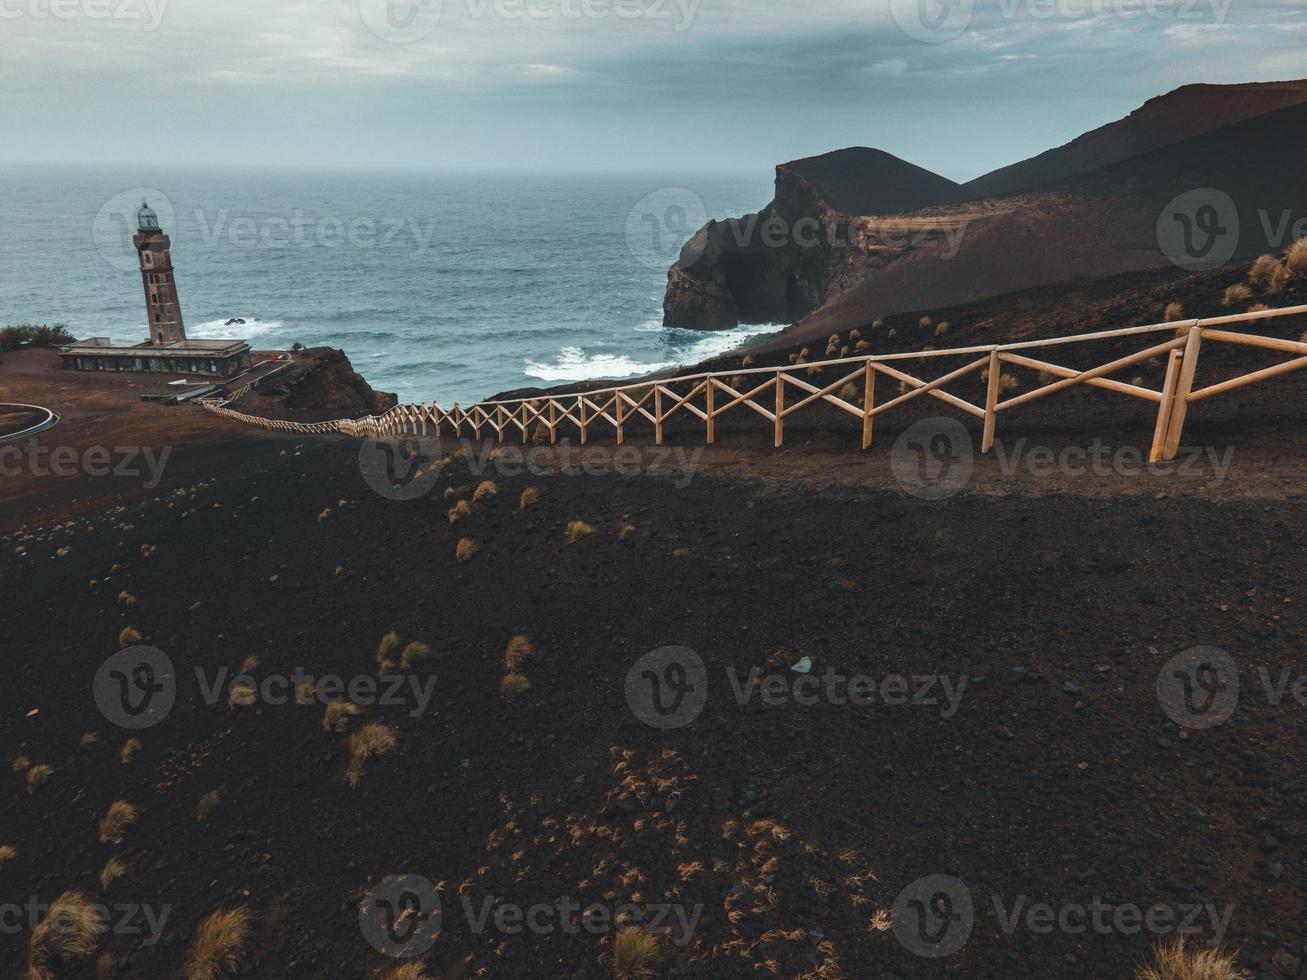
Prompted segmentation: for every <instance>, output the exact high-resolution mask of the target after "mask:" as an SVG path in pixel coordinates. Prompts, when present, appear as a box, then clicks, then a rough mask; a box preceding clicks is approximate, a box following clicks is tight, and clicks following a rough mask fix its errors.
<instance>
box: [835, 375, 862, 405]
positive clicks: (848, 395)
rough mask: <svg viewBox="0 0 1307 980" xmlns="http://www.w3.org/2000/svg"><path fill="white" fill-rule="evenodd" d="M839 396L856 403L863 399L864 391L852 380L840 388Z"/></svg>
mask: <svg viewBox="0 0 1307 980" xmlns="http://www.w3.org/2000/svg"><path fill="white" fill-rule="evenodd" d="M839 397H840V398H842V399H844V400H845V401H846V402H850V403H852V404H855V405H856V404H857V403H858V402H860V401H861V400H862V392H860V391H859V390H858V386H857V385H855V384H854V383H853V382H852V381H850V382H849V383H848V384H846V385H845V386H844V387H843V388H841V389H840V394H839Z"/></svg>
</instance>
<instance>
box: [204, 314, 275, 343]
mask: <svg viewBox="0 0 1307 980" xmlns="http://www.w3.org/2000/svg"><path fill="white" fill-rule="evenodd" d="M230 319H232V317H223V318H221V319H218V320H209V321H207V322H205V323H198V324H187V326H186V335H187V336H188V337H201V338H203V337H208V338H211V339H212V338H217V339H219V340H226V339H228V338H239V339H241V340H246V339H249V338H250V337H258V336H261V335H263V334H265V333H270V332H272V331H273V330H280V329H281V321H280V320H266V321H265V320H260V319H258V318H256V317H249V316H242V317H240V319H242V320H244V321H245V322H244V323H233V324H232V325H231V326H227V321H228V320H230Z"/></svg>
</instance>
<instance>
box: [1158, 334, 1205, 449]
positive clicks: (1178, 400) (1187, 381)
mask: <svg viewBox="0 0 1307 980" xmlns="http://www.w3.org/2000/svg"><path fill="white" fill-rule="evenodd" d="M1202 343H1203V332H1202V330H1200V329H1199V327H1198V325H1197V322H1195V324H1194V326H1192V327H1190V328H1189V336H1188V337H1187V338H1186V339H1185V345H1184V356H1183V358H1182V359H1181V361H1180V376H1179V377H1178V378H1176V382H1175V396H1174V398H1173V400H1172V402H1171V421H1170V422H1168V423H1167V426H1166V443H1165V445H1164V446H1163V447H1162V458H1163V459H1175V454H1176V453H1177V452H1178V451H1179V449H1180V437H1181V436H1182V435H1184V419H1185V415H1187V414H1188V412H1189V392H1191V391H1192V390H1193V387H1194V373H1195V372H1196V371H1197V370H1198V350H1199V348H1200V347H1201V346H1202Z"/></svg>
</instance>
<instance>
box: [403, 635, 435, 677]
mask: <svg viewBox="0 0 1307 980" xmlns="http://www.w3.org/2000/svg"><path fill="white" fill-rule="evenodd" d="M430 656H431V647H429V646H427V645H426V644H425V643H419V642H418V641H417V640H414V641H413V642H412V643H410V644H409V645H408V646H406V647H405V648H404V652H403V653H402V654H400V657H399V665H400V667H402V668H403V669H404V670H412V669H413V666H414V664H417V663H420V662H422V661H423V660H426V659H427V658H428V657H430Z"/></svg>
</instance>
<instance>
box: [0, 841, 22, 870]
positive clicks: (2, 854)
mask: <svg viewBox="0 0 1307 980" xmlns="http://www.w3.org/2000/svg"><path fill="white" fill-rule="evenodd" d="M16 857H18V852H17V851H16V850H14V848H13V847H12V846H11V845H9V844H0V865H3V864H8V863H9V862H10V861H12V860H13V859H14V858H16Z"/></svg>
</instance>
